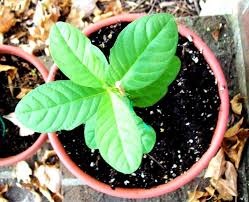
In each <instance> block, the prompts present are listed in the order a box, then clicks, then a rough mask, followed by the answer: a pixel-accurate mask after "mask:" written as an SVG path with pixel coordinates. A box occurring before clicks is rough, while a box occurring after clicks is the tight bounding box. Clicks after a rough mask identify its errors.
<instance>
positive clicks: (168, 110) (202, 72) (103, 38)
mask: <svg viewBox="0 0 249 202" xmlns="http://www.w3.org/2000/svg"><path fill="white" fill-rule="evenodd" d="M126 25H127V23H120V24H116V25H112V26H110V27H106V28H103V29H101V30H99V31H98V32H96V33H93V34H92V35H91V36H90V39H91V41H92V43H93V44H94V45H96V46H98V47H99V48H100V49H101V50H102V51H103V52H104V54H105V55H106V57H107V58H108V56H109V50H110V48H111V47H112V46H113V43H114V42H115V40H116V37H117V36H118V34H119V32H120V31H121V30H122V29H123V28H124V27H125V26H126ZM177 56H178V57H179V58H180V59H181V62H182V65H181V70H180V73H179V75H178V76H177V78H176V80H175V81H174V82H173V83H172V84H171V85H170V86H169V89H168V93H167V94H166V96H165V97H164V98H163V99H161V100H160V101H159V102H158V103H157V104H155V105H154V106H151V107H147V108H136V109H135V111H136V113H137V114H138V115H139V116H140V117H141V118H142V119H143V120H144V121H145V123H147V124H149V125H151V126H152V127H153V128H154V129H155V130H156V133H157V142H156V145H155V147H154V149H153V150H152V151H151V152H150V153H149V154H147V155H144V158H143V161H142V164H141V166H140V168H139V169H138V170H137V171H136V172H135V173H133V174H130V175H124V174H121V173H119V172H117V171H115V170H114V169H113V168H111V167H110V166H109V165H108V164H106V163H105V161H104V160H103V159H102V157H101V156H100V154H99V152H98V151H97V150H90V149H89V148H88V147H87V146H86V145H85V142H84V134H83V131H84V126H83V125H82V126H79V127H78V128H76V129H74V130H72V131H60V132H58V134H59V135H58V137H59V139H60V141H61V142H62V144H63V145H64V148H65V150H66V152H67V153H68V155H69V156H70V157H71V159H72V160H73V161H74V162H75V164H76V165H78V166H79V167H80V168H81V169H82V170H83V171H85V172H86V173H87V174H89V175H91V176H93V177H94V178H96V179H98V180H100V181H102V182H104V183H106V184H109V185H110V186H111V187H113V188H115V187H136V188H139V187H140V188H150V187H153V186H156V185H159V184H164V183H167V182H168V181H170V180H171V179H174V178H175V177H177V176H179V175H181V174H182V173H183V172H184V171H186V170H188V169H189V168H190V167H191V166H192V165H193V164H194V163H195V162H196V161H198V159H199V158H201V156H202V155H203V154H204V153H205V152H206V150H207V149H208V147H209V144H210V142H211V138H212V135H213V132H214V129H215V127H216V122H217V119H218V112H219V106H220V99H219V96H218V87H217V81H216V79H215V77H214V75H213V72H212V71H211V69H210V67H209V65H208V64H207V62H206V61H205V59H204V57H203V55H202V54H201V53H200V52H199V51H198V50H197V49H196V48H195V46H194V45H193V43H192V42H190V41H188V39H186V38H184V37H181V36H179V43H178V47H177ZM56 79H67V78H66V77H65V76H64V75H63V74H62V73H60V72H58V73H57V75H56ZM148 96H150V95H148Z"/></svg>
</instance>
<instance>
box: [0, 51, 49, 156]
mask: <svg viewBox="0 0 249 202" xmlns="http://www.w3.org/2000/svg"><path fill="white" fill-rule="evenodd" d="M0 64H1V65H10V66H14V67H16V68H17V69H18V70H17V74H16V77H15V78H14V79H13V80H12V84H11V83H9V82H8V78H7V77H8V74H7V72H0V81H1V82H0V95H1V96H0V115H1V116H3V115H8V114H9V113H11V112H14V110H15V107H16V105H17V103H18V102H19V100H20V99H18V98H16V97H17V95H18V94H19V93H20V92H21V89H33V88H35V87H36V86H38V85H39V84H41V83H43V82H44V81H43V79H42V76H41V75H40V73H39V72H38V70H37V69H36V68H35V67H34V66H33V65H32V64H30V63H29V62H27V61H25V60H23V59H21V58H19V57H16V56H11V55H0ZM10 89H13V92H12V93H11V90H10ZM3 121H4V123H5V127H6V129H5V135H4V136H0V158H4V157H9V156H12V155H15V154H18V153H20V152H22V151H24V150H26V149H27V148H28V147H30V146H31V145H32V144H33V143H34V142H35V141H36V140H37V138H38V137H39V134H37V133H36V134H34V135H32V136H26V137H21V136H19V127H17V126H16V125H14V124H13V123H12V122H10V121H8V120H7V119H3Z"/></svg>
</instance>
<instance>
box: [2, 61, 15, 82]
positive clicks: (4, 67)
mask: <svg viewBox="0 0 249 202" xmlns="http://www.w3.org/2000/svg"><path fill="white" fill-rule="evenodd" d="M0 72H7V74H8V75H9V76H10V78H11V79H12V80H13V79H14V78H15V77H16V74H17V68H16V67H14V66H9V65H1V64H0Z"/></svg>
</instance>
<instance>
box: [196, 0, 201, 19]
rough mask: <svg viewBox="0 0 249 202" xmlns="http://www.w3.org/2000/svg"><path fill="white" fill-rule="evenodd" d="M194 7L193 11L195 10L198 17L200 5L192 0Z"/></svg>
mask: <svg viewBox="0 0 249 202" xmlns="http://www.w3.org/2000/svg"><path fill="white" fill-rule="evenodd" d="M194 5H195V10H196V12H197V14H198V15H199V14H200V12H201V10H200V5H199V3H198V0H194Z"/></svg>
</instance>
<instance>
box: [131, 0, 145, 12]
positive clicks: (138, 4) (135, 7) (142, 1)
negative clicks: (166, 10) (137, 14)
mask: <svg viewBox="0 0 249 202" xmlns="http://www.w3.org/2000/svg"><path fill="white" fill-rule="evenodd" d="M145 1H146V0H140V1H139V2H138V3H137V5H136V6H134V7H133V8H131V9H130V12H132V11H134V10H135V9H137V8H138V7H139V6H140V5H142V4H143V3H144V2H145Z"/></svg>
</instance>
